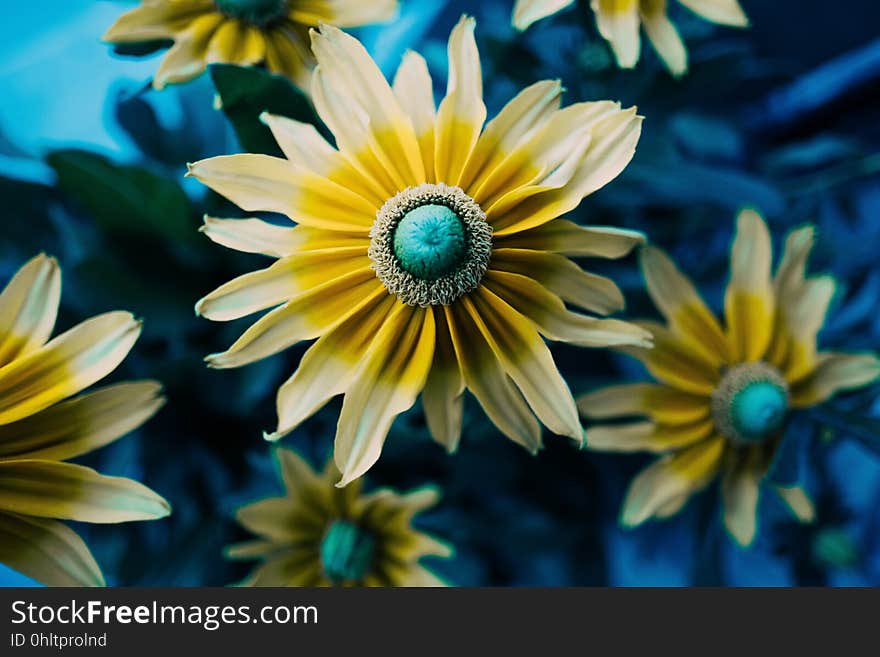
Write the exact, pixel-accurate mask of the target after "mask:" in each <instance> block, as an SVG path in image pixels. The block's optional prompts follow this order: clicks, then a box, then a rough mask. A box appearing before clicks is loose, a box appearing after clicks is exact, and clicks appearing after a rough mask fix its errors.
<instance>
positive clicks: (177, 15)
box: [102, 0, 215, 43]
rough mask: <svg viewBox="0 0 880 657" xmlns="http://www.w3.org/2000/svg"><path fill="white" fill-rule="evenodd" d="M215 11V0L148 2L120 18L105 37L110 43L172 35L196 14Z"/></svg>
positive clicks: (184, 27) (154, 38) (187, 23)
mask: <svg viewBox="0 0 880 657" xmlns="http://www.w3.org/2000/svg"><path fill="white" fill-rule="evenodd" d="M214 11H215V6H214V3H213V2H212V0H185V1H183V2H145V3H143V4H142V5H141V6H140V7H136V8H134V9H132V10H131V11H127V12H125V13H124V14H122V16H120V17H119V18H118V19H116V22H115V23H113V25H111V26H110V28H109V29H108V30H107V31H106V32H105V33H104V36H103V37H102V39H103V40H104V41H109V42H110V43H136V42H139V41H153V40H156V39H171V38H174V37H175V36H176V35H177V33H178V32H182V31H183V30H185V29H186V27H187V26H188V25H189V24H190V23H192V21H193V20H194V19H195V18H198V17H199V16H200V15H202V14H205V13H207V12H214Z"/></svg>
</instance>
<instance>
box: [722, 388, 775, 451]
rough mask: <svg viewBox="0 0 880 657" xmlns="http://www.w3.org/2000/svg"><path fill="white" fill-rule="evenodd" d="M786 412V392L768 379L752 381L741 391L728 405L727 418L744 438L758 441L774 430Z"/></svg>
mask: <svg viewBox="0 0 880 657" xmlns="http://www.w3.org/2000/svg"><path fill="white" fill-rule="evenodd" d="M787 412H788V395H787V394H786V392H785V390H784V389H783V388H780V387H779V386H778V385H777V384H776V383H773V382H771V381H755V382H754V383H750V384H749V385H747V386H746V387H745V388H743V389H742V390H740V391H739V392H738V393H737V394H736V395H735V396H734V398H733V399H732V400H731V404H730V419H731V422H732V423H733V426H734V428H735V429H736V430H737V432H738V433H739V434H740V435H742V436H743V437H747V438H748V439H750V440H754V441H761V440H763V439H764V438H765V437H766V436H768V435H769V434H771V433H774V432H776V431H777V430H778V429H779V428H780V427H781V426H782V423H783V422H784V421H785V415H786V413H787Z"/></svg>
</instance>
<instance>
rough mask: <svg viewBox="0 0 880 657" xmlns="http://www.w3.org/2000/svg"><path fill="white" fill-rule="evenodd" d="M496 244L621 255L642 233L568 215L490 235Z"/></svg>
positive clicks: (566, 252) (587, 254)
mask: <svg viewBox="0 0 880 657" xmlns="http://www.w3.org/2000/svg"><path fill="white" fill-rule="evenodd" d="M493 240H495V244H496V248H499V249H501V248H505V249H507V248H510V249H532V250H535V251H551V252H553V253H559V254H561V255H565V256H570V257H596V258H612V259H614V258H622V257H624V256H625V255H628V254H629V253H630V251H632V250H633V248H635V247H636V246H639V245H641V244H644V243H645V235H644V234H643V233H640V232H638V231H634V230H624V229H622V228H606V227H601V226H590V227H587V226H578V225H577V224H576V223H574V222H572V221H569V220H568V219H556V220H555V221H551V222H549V223H546V224H544V225H542V226H538V227H537V228H532V229H531V230H525V231H522V232H519V233H514V234H512V235H506V236H505V235H502V236H500V237H499V236H498V235H493Z"/></svg>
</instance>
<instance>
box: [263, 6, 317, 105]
mask: <svg viewBox="0 0 880 657" xmlns="http://www.w3.org/2000/svg"><path fill="white" fill-rule="evenodd" d="M265 39H266V66H267V67H268V68H269V70H270V71H272V72H273V73H277V74H278V75H283V76H285V77H287V78H289V79H290V80H291V81H292V82H293V83H294V84H295V85H296V86H297V87H299V88H300V89H301V90H302V91H303V92H304V93H308V92H309V89H310V87H311V84H312V68H313V67H314V66H315V58H314V56H313V55H312V52H311V50H309V33H308V28H306V27H305V26H301V25H295V24H293V23H290V22H284V23H281V25H278V26H275V27H273V29H272V30H270V31H268V32H266V33H265Z"/></svg>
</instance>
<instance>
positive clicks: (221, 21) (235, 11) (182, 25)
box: [104, 0, 397, 89]
mask: <svg viewBox="0 0 880 657" xmlns="http://www.w3.org/2000/svg"><path fill="white" fill-rule="evenodd" d="M396 11H397V0H370V1H369V2H363V1H362V0H143V2H142V4H141V6H140V7H137V8H136V9H132V10H131V11H129V12H127V13H125V14H123V15H122V16H120V17H119V19H118V20H117V21H116V23H114V24H113V26H112V27H110V29H109V30H107V33H106V34H104V40H105V41H109V42H110V43H140V42H145V41H153V40H162V39H172V40H173V41H174V46H173V47H172V48H171V50H169V51H168V54H167V55H166V57H165V59H164V60H163V61H162V64H161V65H160V66H159V70H158V71H156V75H155V77H154V78H153V86H154V87H155V88H156V89H161V88H163V87H164V86H165V85H166V84H169V83H174V82H186V81H187V80H191V79H192V78H194V77H196V76H197V75H199V74H200V73H202V71H204V70H205V67H206V66H207V65H208V64H212V63H223V64H239V65H241V66H249V65H252V64H259V63H262V62H264V63H265V64H266V66H268V67H269V70H270V71H272V72H273V73H278V74H280V75H285V76H287V77H288V78H290V79H291V80H292V81H293V82H295V83H296V84H297V85H298V86H300V87H302V88H303V89H307V88H308V83H309V72H310V70H311V68H312V66H313V65H314V59H313V58H312V55H311V52H310V51H309V47H308V42H309V40H308V30H309V28H310V27H313V26H316V25H320V24H321V23H330V24H333V25H338V26H340V27H356V26H358V25H367V24H369V23H377V22H381V21H386V20H389V19H390V18H391V17H392V16H394V14H395V12H396Z"/></svg>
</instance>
